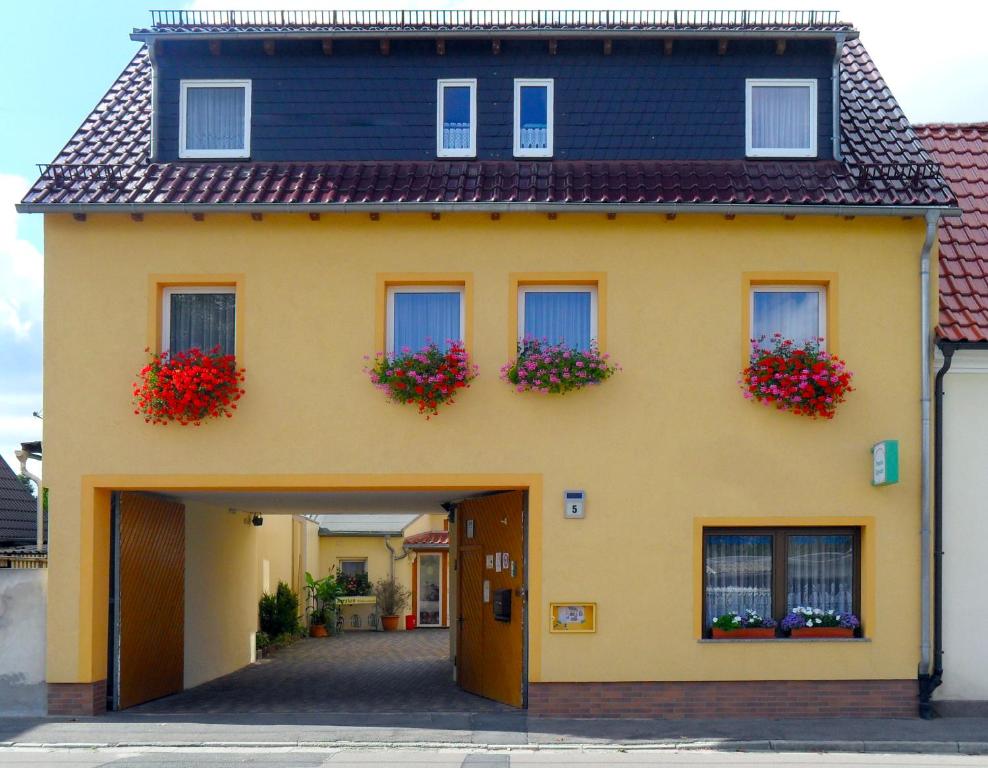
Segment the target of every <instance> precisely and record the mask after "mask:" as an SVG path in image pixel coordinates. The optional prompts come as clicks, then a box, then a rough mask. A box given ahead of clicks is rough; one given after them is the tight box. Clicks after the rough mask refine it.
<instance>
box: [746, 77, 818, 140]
mask: <svg viewBox="0 0 988 768" xmlns="http://www.w3.org/2000/svg"><path fill="white" fill-rule="evenodd" d="M751 143H752V146H753V147H754V148H755V149H809V147H810V144H811V142H810V89H809V88H807V87H796V86H777V85H759V86H755V87H754V88H752V89H751Z"/></svg>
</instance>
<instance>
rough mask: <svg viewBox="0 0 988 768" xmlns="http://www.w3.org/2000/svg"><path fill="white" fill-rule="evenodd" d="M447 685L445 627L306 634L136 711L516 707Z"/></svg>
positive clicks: (448, 664) (507, 709)
mask: <svg viewBox="0 0 988 768" xmlns="http://www.w3.org/2000/svg"><path fill="white" fill-rule="evenodd" d="M516 711H517V710H514V709H512V708H511V707H508V706H506V705H504V704H499V703H497V702H494V701H490V700H488V699H483V698H481V697H479V696H474V695H472V694H469V693H466V692H465V691H462V690H460V689H459V688H458V687H457V686H456V683H454V682H453V666H452V663H451V662H450V659H449V630H445V629H416V630H414V631H412V632H345V633H344V634H343V635H342V636H339V637H330V638H305V639H303V640H299V641H298V642H296V643H294V644H292V645H291V646H289V647H287V648H282V649H281V650H278V651H276V652H275V653H274V654H272V656H271V657H270V658H268V659H263V660H262V661H260V662H258V663H257V664H252V665H250V666H249V667H246V668H244V669H241V670H239V671H237V672H234V673H233V674H230V675H226V676H225V677H221V678H218V679H216V680H212V681H210V682H208V683H204V684H203V685H200V686H197V687H196V688H190V689H189V690H187V691H183V692H181V693H177V694H175V695H174V696H167V697H165V698H163V699H158V700H157V701H152V702H148V703H147V704H142V705H140V706H138V707H133V708H131V709H128V710H126V712H127V713H128V714H135V715H164V714H172V715H175V714H180V715H185V714H254V713H256V714H279V713H305V714H318V713H324V712H331V713H344V712H346V713H413V712H415V713H424V712H430V713H438V712H478V713H488V712H516Z"/></svg>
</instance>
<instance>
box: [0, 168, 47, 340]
mask: <svg viewBox="0 0 988 768" xmlns="http://www.w3.org/2000/svg"><path fill="white" fill-rule="evenodd" d="M28 186H29V185H28V182H27V180H26V179H24V178H23V177H21V176H13V175H10V174H3V173H0V336H3V335H4V334H12V335H13V336H14V337H15V338H17V339H19V340H26V339H27V338H28V336H29V334H30V332H31V329H32V327H34V326H35V325H36V324H37V325H40V323H41V318H42V312H43V306H42V295H43V293H42V292H43V288H44V260H43V259H42V256H41V253H40V252H39V251H38V249H37V248H36V247H35V246H34V245H33V244H32V243H30V242H29V241H28V240H26V239H24V238H22V237H21V236H20V233H19V232H18V215H17V212H16V211H15V210H14V204H15V203H17V202H18V201H19V200H20V199H21V198H22V197H23V196H24V193H25V192H27V190H28Z"/></svg>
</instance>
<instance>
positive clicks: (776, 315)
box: [750, 285, 827, 349]
mask: <svg viewBox="0 0 988 768" xmlns="http://www.w3.org/2000/svg"><path fill="white" fill-rule="evenodd" d="M750 310H751V329H750V330H751V336H750V338H751V339H753V340H755V341H757V340H758V339H762V338H763V337H764V339H763V340H762V342H761V344H762V346H763V347H765V348H771V347H772V337H773V336H774V335H775V334H776V333H780V334H782V336H783V338H786V339H792V340H793V341H794V342H796V344H799V345H802V344H803V343H804V342H806V341H810V340H817V339H820V338H823V339H824V340H823V341H821V342H819V343H820V347H821V349H823V348H825V347H826V338H825V337H826V334H827V289H826V287H825V286H822V285H753V286H752V287H751V307H750Z"/></svg>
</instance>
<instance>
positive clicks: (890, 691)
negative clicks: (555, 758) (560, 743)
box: [528, 680, 919, 719]
mask: <svg viewBox="0 0 988 768" xmlns="http://www.w3.org/2000/svg"><path fill="white" fill-rule="evenodd" d="M918 701H919V700H918V691H917V687H916V681H915V680H758V681H740V682H738V681H731V682H668V683H652V682H643V683H530V684H529V686H528V712H529V714H531V715H540V716H543V717H640V718H667V719H686V718H697V719H703V718H798V717H807V718H810V717H916V716H917V713H918V706H919V704H918Z"/></svg>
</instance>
